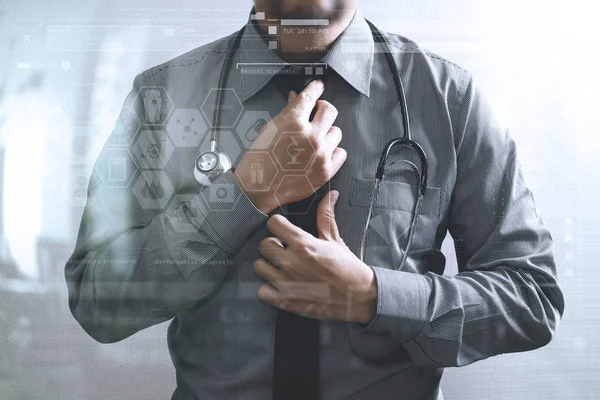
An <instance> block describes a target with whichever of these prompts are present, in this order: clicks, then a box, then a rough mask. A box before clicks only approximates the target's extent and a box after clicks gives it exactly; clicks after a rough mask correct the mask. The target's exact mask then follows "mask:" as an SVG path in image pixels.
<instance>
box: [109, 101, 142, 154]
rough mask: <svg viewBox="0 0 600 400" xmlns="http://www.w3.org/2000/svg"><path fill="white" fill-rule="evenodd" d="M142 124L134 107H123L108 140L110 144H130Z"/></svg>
mask: <svg viewBox="0 0 600 400" xmlns="http://www.w3.org/2000/svg"><path fill="white" fill-rule="evenodd" d="M140 128H141V125H140V122H139V121H138V119H137V117H136V115H135V113H134V112H133V109H132V108H123V109H122V110H121V113H120V114H119V116H118V117H117V121H116V122H115V127H114V128H113V131H112V133H111V135H110V136H109V137H108V139H107V140H106V144H107V145H108V146H130V145H131V143H133V140H134V139H135V136H136V135H137V133H138V132H139V131H140Z"/></svg>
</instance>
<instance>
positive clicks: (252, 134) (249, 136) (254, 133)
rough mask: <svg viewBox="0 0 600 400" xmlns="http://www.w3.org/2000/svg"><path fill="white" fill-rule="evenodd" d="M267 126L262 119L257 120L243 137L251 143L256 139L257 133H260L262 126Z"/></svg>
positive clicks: (265, 121)
mask: <svg viewBox="0 0 600 400" xmlns="http://www.w3.org/2000/svg"><path fill="white" fill-rule="evenodd" d="M266 124H267V120H265V119H264V118H261V119H259V120H258V121H256V122H255V123H254V125H252V126H251V127H250V128H249V129H248V130H247V131H246V134H245V135H244V136H246V139H247V140H248V141H250V142H253V141H254V139H256V138H257V137H258V133H259V132H260V130H261V129H262V128H263V126H265V125H266Z"/></svg>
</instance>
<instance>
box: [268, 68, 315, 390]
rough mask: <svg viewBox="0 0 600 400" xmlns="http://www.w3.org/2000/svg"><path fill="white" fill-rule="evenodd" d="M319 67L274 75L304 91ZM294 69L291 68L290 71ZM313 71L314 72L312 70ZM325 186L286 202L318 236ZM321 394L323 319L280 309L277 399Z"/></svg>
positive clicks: (293, 217)
mask: <svg viewBox="0 0 600 400" xmlns="http://www.w3.org/2000/svg"><path fill="white" fill-rule="evenodd" d="M317 68H318V67H309V68H307V67H301V68H299V67H289V68H288V69H286V73H285V74H280V75H278V76H276V77H274V78H273V79H274V82H275V84H276V85H277V86H278V88H279V89H280V90H281V91H282V92H283V93H284V95H285V96H286V98H287V95H288V93H289V91H290V90H294V91H296V93H300V92H301V91H302V89H304V87H306V85H308V83H310V82H311V81H312V80H315V79H323V80H325V79H326V76H325V75H324V74H322V73H323V72H324V70H322V69H317ZM290 71H291V72H290ZM311 72H312V74H311ZM324 192H325V191H324V190H323V188H322V189H320V190H319V191H317V192H316V193H314V194H313V195H311V196H310V197H309V198H307V199H305V200H301V201H298V202H295V203H290V204H288V205H287V206H286V213H285V215H286V217H287V218H288V220H289V221H290V222H292V223H293V224H294V225H296V226H298V227H299V228H301V229H303V230H304V231H306V232H308V233H310V234H312V235H314V236H317V223H316V219H317V205H318V203H319V201H320V199H321V198H322V197H323V196H324ZM318 398H319V321H318V320H315V319H311V318H306V317H302V316H299V315H297V314H293V313H290V312H288V311H284V310H281V309H278V310H277V318H276V324H275V363H274V367H273V399H274V400H296V399H298V400H300V399H302V400H313V399H318Z"/></svg>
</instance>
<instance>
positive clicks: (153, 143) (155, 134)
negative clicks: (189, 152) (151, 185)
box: [131, 130, 173, 169]
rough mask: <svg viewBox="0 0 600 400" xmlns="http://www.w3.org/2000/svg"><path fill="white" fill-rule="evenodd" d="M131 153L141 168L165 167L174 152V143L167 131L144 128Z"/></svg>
mask: <svg viewBox="0 0 600 400" xmlns="http://www.w3.org/2000/svg"><path fill="white" fill-rule="evenodd" d="M131 153H132V155H133V158H134V159H135V161H136V162H137V164H138V166H139V167H140V169H163V168H164V167H165V166H166V165H167V162H168V161H169V158H171V155H172V154H173V144H172V143H171V141H170V140H169V137H168V136H167V132H165V131H161V130H157V131H153V130H144V131H142V132H141V133H140V134H139V135H138V137H137V139H136V140H135V143H134V144H133V147H132V148H131Z"/></svg>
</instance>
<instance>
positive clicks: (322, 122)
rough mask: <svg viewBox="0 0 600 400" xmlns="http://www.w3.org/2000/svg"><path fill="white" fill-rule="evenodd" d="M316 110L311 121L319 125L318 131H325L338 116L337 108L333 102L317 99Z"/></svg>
mask: <svg viewBox="0 0 600 400" xmlns="http://www.w3.org/2000/svg"><path fill="white" fill-rule="evenodd" d="M316 107H317V112H316V113H315V117H314V118H313V120H312V123H313V124H314V125H316V126H318V127H319V132H327V131H328V130H329V128H331V125H333V123H334V122H335V119H336V118H337V116H338V110H337V108H335V106H334V105H333V104H331V103H330V102H328V101H325V100H319V101H317V104H316Z"/></svg>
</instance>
